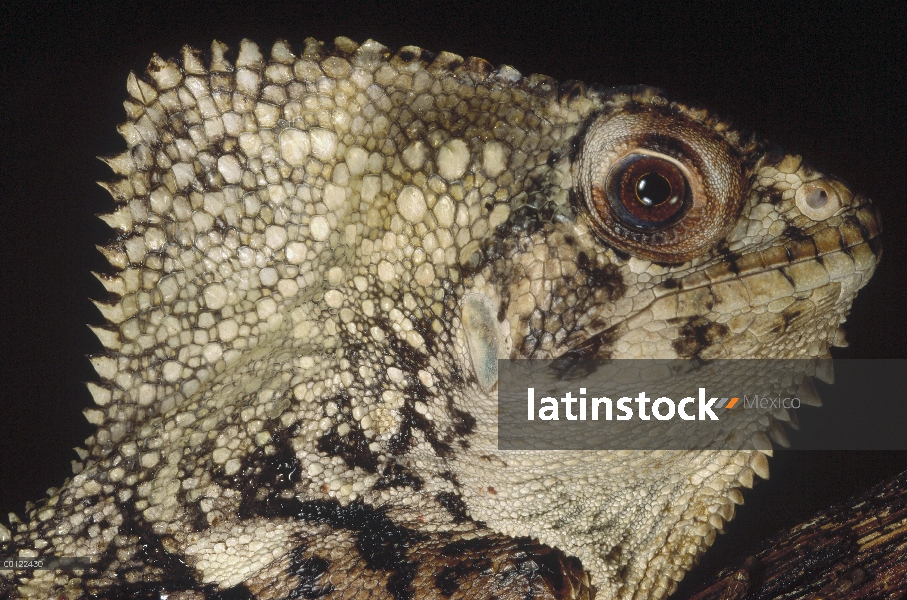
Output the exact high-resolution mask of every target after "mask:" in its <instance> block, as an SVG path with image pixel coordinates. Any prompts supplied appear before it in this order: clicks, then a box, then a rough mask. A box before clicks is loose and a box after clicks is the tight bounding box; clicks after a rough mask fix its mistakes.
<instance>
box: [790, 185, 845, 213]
mask: <svg viewBox="0 0 907 600" xmlns="http://www.w3.org/2000/svg"><path fill="white" fill-rule="evenodd" d="M852 198H853V194H852V193H851V192H850V190H849V189H847V186H845V185H844V184H843V183H841V182H840V181H837V180H835V179H831V178H828V179H817V180H815V181H809V182H807V183H804V184H803V185H801V186H800V188H799V189H798V190H797V193H796V196H795V197H794V201H795V202H796V204H797V208H799V209H800V212H801V213H803V214H804V215H806V216H807V217H809V218H810V219H812V220H813V221H824V220H825V219H827V218H828V217H830V216H832V215H834V214H835V213H837V212H838V211H839V210H840V209H841V208H842V207H843V206H846V205H847V204H849V203H850V201H851V199H852Z"/></svg>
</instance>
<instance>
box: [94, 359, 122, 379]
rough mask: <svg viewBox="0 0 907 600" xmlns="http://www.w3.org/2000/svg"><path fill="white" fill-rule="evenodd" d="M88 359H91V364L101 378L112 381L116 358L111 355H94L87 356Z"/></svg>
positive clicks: (114, 373) (115, 370) (114, 375)
mask: <svg viewBox="0 0 907 600" xmlns="http://www.w3.org/2000/svg"><path fill="white" fill-rule="evenodd" d="M88 360H89V361H91V366H92V367H94V370H95V372H96V373H97V374H98V376H99V377H100V378H101V379H104V380H106V381H113V378H114V377H116V374H117V359H115V358H113V357H111V356H100V355H96V356H91V357H89V359H88Z"/></svg>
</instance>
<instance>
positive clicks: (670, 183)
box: [606, 154, 690, 231]
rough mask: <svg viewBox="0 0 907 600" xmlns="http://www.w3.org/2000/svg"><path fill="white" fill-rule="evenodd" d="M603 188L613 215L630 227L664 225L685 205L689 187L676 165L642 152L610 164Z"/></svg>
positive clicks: (678, 215) (659, 226)
mask: <svg viewBox="0 0 907 600" xmlns="http://www.w3.org/2000/svg"><path fill="white" fill-rule="evenodd" d="M606 189H607V190H608V202H609V204H610V205H611V208H612V210H613V211H614V213H615V216H616V217H617V218H618V220H619V221H621V222H622V223H624V225H627V226H628V227H632V228H634V229H641V230H646V231H651V230H654V229H661V228H663V227H667V226H668V225H671V224H672V223H675V222H676V221H677V220H678V219H679V218H680V217H682V216H683V214H684V212H685V209H686V208H687V206H688V204H689V203H688V200H689V195H690V194H689V186H688V185H687V182H686V178H685V177H684V176H683V173H682V172H681V171H680V169H679V168H678V167H677V165H675V164H674V163H672V162H670V161H668V160H666V159H664V158H659V157H655V156H649V155H645V154H630V155H629V156H626V157H625V158H624V159H623V160H621V161H619V162H618V163H617V164H616V165H614V167H612V168H611V171H610V172H609V173H608V177H607V184H606Z"/></svg>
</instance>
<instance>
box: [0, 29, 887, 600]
mask: <svg viewBox="0 0 907 600" xmlns="http://www.w3.org/2000/svg"><path fill="white" fill-rule="evenodd" d="M225 50H226V47H225V46H224V45H223V44H220V43H219V42H215V43H214V44H213V45H212V48H211V53H210V57H209V59H207V60H203V59H202V56H201V53H200V52H198V51H197V50H194V49H192V48H188V47H187V48H185V49H184V52H183V55H182V58H181V60H179V61H176V60H164V59H161V58H160V57H157V56H155V57H154V58H153V59H152V61H151V63H150V65H149V67H148V71H147V77H146V78H140V77H137V76H135V75H134V74H131V75H130V76H129V79H128V81H127V89H128V91H129V96H130V98H129V99H128V100H127V101H126V103H125V106H126V110H127V113H128V120H127V122H126V123H125V124H124V125H122V126H121V128H120V133H121V134H122V135H123V136H124V137H125V139H126V141H127V145H128V150H127V151H125V152H124V153H122V154H119V155H117V156H113V157H110V158H108V159H105V160H106V161H107V162H108V164H109V165H110V166H111V168H112V169H113V170H114V171H115V172H116V173H117V174H118V175H119V176H120V178H119V179H117V180H116V181H113V182H111V183H108V184H105V186H106V187H107V188H108V189H109V190H110V192H111V193H112V194H113V196H114V198H115V200H116V201H117V203H118V206H117V208H116V210H115V211H114V212H113V213H111V214H109V215H105V216H103V217H102V218H103V219H104V220H105V221H106V222H107V223H108V224H109V225H110V226H111V227H112V228H113V229H114V230H115V231H116V232H117V233H116V237H115V238H114V239H113V240H112V241H111V242H110V243H109V244H108V245H107V246H106V247H104V248H102V251H103V252H104V254H105V255H106V256H107V258H108V260H109V261H110V263H111V265H112V266H113V267H114V271H115V273H113V274H104V275H100V276H99V278H100V280H101V282H102V283H103V284H104V286H105V287H106V288H107V290H108V291H109V292H110V299H109V300H106V301H102V302H99V303H98V306H99V308H100V310H101V311H102V313H104V316H105V317H106V319H107V324H106V325H105V326H101V327H96V328H94V329H95V332H96V333H97V334H98V337H99V338H100V339H101V341H102V342H103V344H104V346H105V347H106V348H107V349H108V351H107V352H106V353H104V354H103V355H98V356H95V357H93V358H92V362H93V363H94V365H95V368H96V370H97V371H98V373H99V375H100V377H101V381H100V382H99V383H92V384H89V387H90V389H91V392H92V395H93V396H94V399H95V402H96V403H97V405H98V406H97V408H93V409H90V410H88V411H86V416H87V417H88V419H89V421H91V422H92V423H94V424H96V425H97V426H98V430H97V433H96V434H95V435H94V436H92V437H91V438H89V440H88V441H87V444H86V445H87V450H85V451H82V458H83V461H82V462H81V463H79V464H77V465H75V469H74V470H75V474H74V476H73V478H71V479H70V480H68V481H67V482H66V483H65V484H64V485H63V486H62V487H60V488H59V489H57V490H53V491H52V493H51V494H50V497H49V498H48V499H46V500H44V501H43V502H42V503H41V504H40V505H39V506H37V507H36V508H34V509H33V510H32V511H31V512H30V513H29V515H28V520H27V522H13V523H12V531H9V530H7V529H6V528H4V527H2V526H0V554H13V553H15V554H19V555H22V556H40V555H56V556H89V557H91V558H92V559H93V561H94V564H93V567H92V569H91V570H88V571H84V572H76V573H68V572H63V571H58V572H54V571H26V572H19V573H16V574H15V576H14V575H13V574H12V573H11V572H9V571H6V572H2V571H0V591H5V592H6V593H8V594H11V595H12V597H26V598H30V597H40V598H45V597H55V598H58V597H59V598H62V597H65V598H77V597H92V598H114V597H146V598H152V597H153V598H165V597H169V598H316V597H337V598H340V597H344V598H347V597H355V598H385V597H387V598H416V597H419V598H421V597H426V598H430V597H449V598H491V597H498V598H517V597H520V598H524V597H563V598H568V597H590V596H591V594H592V593H593V590H595V593H597V597H599V598H610V597H615V598H631V597H632V598H662V597H664V596H666V595H667V594H668V593H670V592H671V591H672V590H673V589H674V587H675V586H676V582H677V581H679V580H680V579H681V578H682V577H683V574H684V573H685V572H686V571H687V570H688V569H689V568H690V567H691V566H692V565H693V564H694V563H695V562H696V560H697V557H698V556H699V554H700V553H701V552H702V551H704V550H705V549H706V548H708V546H709V545H710V544H711V543H712V541H713V540H714V538H715V535H716V533H717V532H718V531H720V530H721V529H722V527H723V524H724V522H726V521H727V520H729V519H730V518H731V517H732V516H733V513H734V505H735V504H739V503H740V502H741V501H742V494H741V491H740V489H741V488H746V487H751V486H752V482H753V477H754V475H758V476H760V477H767V476H768V466H767V460H766V455H767V454H769V453H770V443H769V441H768V437H766V434H767V435H768V436H770V437H771V438H772V439H774V440H776V441H783V432H782V431H781V429H780V427H779V425H778V420H789V419H790V418H791V416H790V415H788V414H787V413H786V412H785V411H778V412H777V413H775V419H772V420H769V421H767V422H766V423H765V432H766V433H759V434H758V435H757V436H755V437H754V439H753V441H752V446H751V447H752V448H753V449H750V450H740V451H733V452H731V451H709V452H704V451H702V452H683V451H669V452H604V451H584V452H571V453H569V454H568V453H564V452H554V451H552V452H504V451H500V450H498V449H497V447H496V446H495V445H494V443H493V439H494V434H493V430H494V416H495V410H496V405H495V399H494V398H495V396H494V386H495V379H494V376H495V375H494V374H495V368H494V364H495V361H496V360H497V359H498V358H505V357H509V358H554V357H561V356H566V355H578V356H582V357H588V358H639V357H658V358H674V357H680V358H691V357H696V358H703V359H709V358H748V357H749V358H757V357H762V358H777V357H804V358H811V357H821V356H825V355H827V353H828V348H829V346H830V345H833V344H835V343H836V342H840V341H841V338H840V335H841V333H840V331H839V324H840V323H841V322H843V320H844V319H845V317H846V315H847V312H848V310H849V308H850V305H851V302H852V301H853V299H854V297H855V294H856V292H857V290H858V289H859V288H860V287H862V286H863V285H864V284H865V283H866V281H867V280H868V279H869V277H870V276H871V275H872V273H873V270H874V268H875V265H876V263H877V260H878V257H879V255H880V247H879V242H878V239H879V238H878V234H879V232H880V230H881V226H880V223H879V219H878V216H877V215H876V212H875V211H874V209H873V208H872V206H871V205H870V203H869V201H868V199H866V198H865V197H862V196H859V195H854V194H853V193H852V192H851V191H850V190H849V189H848V188H847V187H846V185H844V184H843V183H842V182H840V181H839V180H837V179H834V178H833V177H830V176H826V175H824V174H822V173H820V172H818V171H815V170H813V169H812V168H810V167H809V166H807V165H806V164H805V163H803V162H802V160H801V159H800V157H798V156H795V155H788V154H785V153H784V152H781V151H779V150H777V149H776V148H775V147H774V146H770V145H768V144H767V143H765V142H764V141H762V140H761V139H759V138H758V137H755V136H747V135H743V134H742V133H740V132H738V131H736V130H734V129H733V128H732V127H730V126H729V125H728V124H727V123H726V122H724V121H722V120H720V119H718V118H716V117H715V116H713V115H712V114H710V113H709V112H707V111H704V110H700V109H696V108H692V107H689V106H686V105H683V104H679V103H676V102H671V101H670V100H668V99H666V98H665V97H663V96H662V95H661V93H660V92H658V91H657V90H654V89H651V88H646V87H634V88H617V89H610V90H609V89H604V88H598V87H594V86H589V87H587V86H585V85H583V84H582V83H579V82H575V81H567V82H562V83H558V82H557V81H554V80H552V79H551V78H548V77H545V76H540V75H531V76H528V77H524V76H522V75H521V74H520V73H519V72H517V71H516V70H515V69H513V68H512V67H509V66H502V67H499V68H494V67H492V66H491V65H490V64H489V63H487V62H485V61H484V60H481V59H477V58H469V59H463V58H462V57H460V56H457V55H454V54H450V53H447V52H442V53H440V54H437V55H434V54H432V53H430V52H427V51H425V50H422V49H419V48H415V47H405V48H403V49H401V50H400V51H399V52H397V53H396V54H392V53H390V52H389V51H388V50H387V49H386V48H385V47H383V46H381V45H380V44H378V43H376V42H373V41H368V42H365V43H364V44H362V45H358V44H356V43H354V42H352V41H351V40H348V39H346V38H338V39H337V40H335V41H334V43H333V44H332V45H329V46H325V45H323V44H322V43H320V42H317V41H315V40H312V39H309V40H307V41H306V46H305V48H304V49H303V50H302V52H301V53H300V54H299V55H298V56H297V55H295V54H294V53H293V52H292V50H291V48H290V47H289V45H288V44H287V43H285V42H282V41H281V42H278V43H276V44H275V45H274V47H273V48H272V50H271V54H270V58H269V59H267V58H265V57H264V56H263V55H262V54H261V52H260V50H259V49H258V47H257V46H256V45H255V44H253V43H251V42H249V41H243V42H242V44H241V46H240V49H239V54H238V57H237V59H236V61H235V63H231V62H229V61H228V60H227V59H226V58H225V56H224V52H225ZM641 182H642V183H647V184H652V185H651V186H649V189H650V190H651V189H655V192H653V193H652V194H653V195H649V196H646V195H645V194H642V193H641V192H640V190H641V189H642V187H644V186H642V185H641ZM658 190H662V191H663V193H662V192H659V191H658ZM664 190H667V191H664ZM801 395H802V396H803V397H804V399H809V398H810V397H811V396H812V395H813V392H812V391H811V389H810V384H809V383H808V380H807V383H805V384H804V388H802V389H801Z"/></svg>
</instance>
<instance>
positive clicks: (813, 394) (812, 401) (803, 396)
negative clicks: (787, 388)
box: [791, 377, 822, 420]
mask: <svg viewBox="0 0 907 600" xmlns="http://www.w3.org/2000/svg"><path fill="white" fill-rule="evenodd" d="M797 397H798V398H799V399H800V402H801V404H805V405H807V406H822V399H821V398H819V392H817V391H816V384H814V383H813V380H812V379H811V378H810V377H804V378H803V381H802V382H801V383H800V387H799V388H798V389H797ZM791 420H793V419H791Z"/></svg>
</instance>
